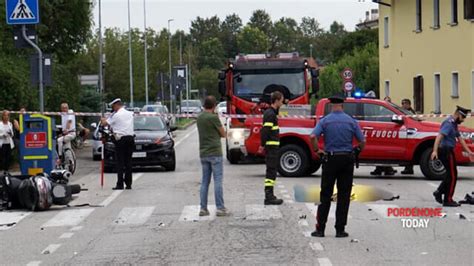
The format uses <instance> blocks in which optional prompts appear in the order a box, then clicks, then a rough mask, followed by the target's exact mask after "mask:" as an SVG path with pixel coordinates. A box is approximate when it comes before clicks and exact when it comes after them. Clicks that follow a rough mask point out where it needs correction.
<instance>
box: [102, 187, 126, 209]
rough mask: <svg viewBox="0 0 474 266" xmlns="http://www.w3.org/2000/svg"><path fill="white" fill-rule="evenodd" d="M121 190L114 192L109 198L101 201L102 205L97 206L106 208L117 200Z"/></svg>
mask: <svg viewBox="0 0 474 266" xmlns="http://www.w3.org/2000/svg"><path fill="white" fill-rule="evenodd" d="M122 192H123V190H115V191H114V192H112V194H110V196H108V197H107V198H106V199H105V200H104V201H102V203H100V204H99V205H102V206H104V207H107V206H108V205H109V204H110V203H112V201H113V200H114V199H115V198H117V197H118V196H119V195H120V194H122Z"/></svg>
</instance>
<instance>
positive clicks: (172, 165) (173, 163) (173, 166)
mask: <svg viewBox="0 0 474 266" xmlns="http://www.w3.org/2000/svg"><path fill="white" fill-rule="evenodd" d="M163 167H164V168H165V170H166V171H174V170H176V156H175V154H173V158H172V161H171V162H169V163H167V164H164V165H163Z"/></svg>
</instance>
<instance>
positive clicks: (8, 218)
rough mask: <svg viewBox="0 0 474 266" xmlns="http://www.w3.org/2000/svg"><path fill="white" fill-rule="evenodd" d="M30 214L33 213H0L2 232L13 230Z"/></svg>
mask: <svg viewBox="0 0 474 266" xmlns="http://www.w3.org/2000/svg"><path fill="white" fill-rule="evenodd" d="M30 214H31V212H25V211H12V212H11V211H3V212H0V231H2V230H8V229H12V228H13V227H15V226H16V225H17V224H18V223H19V222H20V221H21V220H23V219H24V218H25V217H26V216H28V215H30Z"/></svg>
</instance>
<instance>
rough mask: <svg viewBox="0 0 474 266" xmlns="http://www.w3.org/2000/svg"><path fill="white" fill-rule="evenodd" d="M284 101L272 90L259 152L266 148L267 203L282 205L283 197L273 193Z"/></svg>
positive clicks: (264, 117)
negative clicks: (280, 116) (281, 109)
mask: <svg viewBox="0 0 474 266" xmlns="http://www.w3.org/2000/svg"><path fill="white" fill-rule="evenodd" d="M283 101H284V97H283V94H282V93H281V92H279V91H274V92H272V94H271V107H270V108H268V109H267V110H266V111H265V113H264V114H263V127H262V131H261V134H260V136H261V139H260V141H261V144H260V148H259V152H260V153H262V152H263V150H264V149H265V163H266V166H267V170H266V173H265V201H264V204H265V205H280V204H282V203H283V200H282V199H278V198H277V197H275V195H274V194H273V187H274V186H275V180H276V174H277V166H278V150H279V147H280V136H279V134H280V130H279V128H278V110H279V108H280V107H281V106H282V105H283Z"/></svg>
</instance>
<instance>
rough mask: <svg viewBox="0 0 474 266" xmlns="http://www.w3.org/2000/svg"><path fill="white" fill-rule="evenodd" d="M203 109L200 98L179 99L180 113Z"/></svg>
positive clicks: (195, 112)
mask: <svg viewBox="0 0 474 266" xmlns="http://www.w3.org/2000/svg"><path fill="white" fill-rule="evenodd" d="M202 110H203V108H202V104H201V101H200V100H183V101H181V109H180V112H181V113H182V114H199V113H201V112H202Z"/></svg>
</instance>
